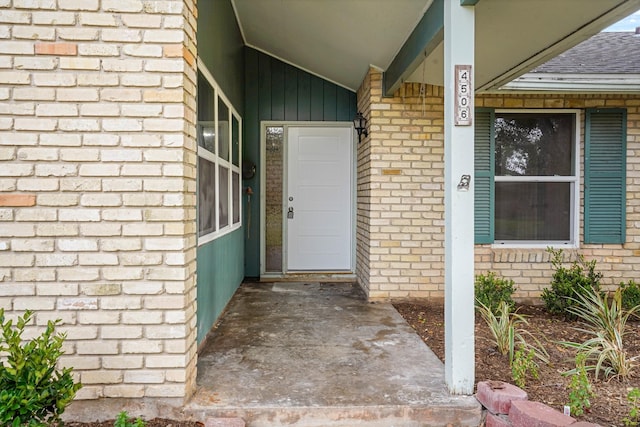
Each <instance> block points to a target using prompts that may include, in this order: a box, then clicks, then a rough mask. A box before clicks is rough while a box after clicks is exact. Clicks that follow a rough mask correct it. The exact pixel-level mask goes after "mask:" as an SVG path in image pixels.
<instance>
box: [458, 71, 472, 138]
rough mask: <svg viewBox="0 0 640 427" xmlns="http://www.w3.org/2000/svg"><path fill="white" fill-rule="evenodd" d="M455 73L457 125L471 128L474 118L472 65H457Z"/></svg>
mask: <svg viewBox="0 0 640 427" xmlns="http://www.w3.org/2000/svg"><path fill="white" fill-rule="evenodd" d="M455 73H456V76H455V77H456V78H455V85H456V91H455V97H456V100H455V125H456V126H471V123H472V121H471V119H472V116H473V86H472V84H473V82H472V81H471V65H456V66H455Z"/></svg>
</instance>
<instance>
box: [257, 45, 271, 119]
mask: <svg viewBox="0 0 640 427" xmlns="http://www.w3.org/2000/svg"><path fill="white" fill-rule="evenodd" d="M258 68H259V73H260V75H259V77H258V80H259V81H258V85H259V90H258V96H259V115H260V116H259V117H258V120H271V58H270V57H269V56H267V55H264V54H260V63H259V66H258Z"/></svg>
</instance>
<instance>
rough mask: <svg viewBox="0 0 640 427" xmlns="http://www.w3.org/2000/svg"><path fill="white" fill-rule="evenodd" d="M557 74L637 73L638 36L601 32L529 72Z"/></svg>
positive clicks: (639, 69) (639, 68)
mask: <svg viewBox="0 0 640 427" xmlns="http://www.w3.org/2000/svg"><path fill="white" fill-rule="evenodd" d="M531 72H532V73H558V74H574V73H575V74H640V35H636V34H635V33H633V32H603V33H598V34H596V35H595V36H593V37H591V38H590V39H588V40H585V41H584V42H582V43H580V44H578V45H576V46H575V47H573V48H571V49H569V50H567V51H566V52H564V53H562V54H560V55H558V56H556V57H555V58H553V59H551V60H550V61H548V62H546V63H544V64H542V65H541V66H539V67H538V68H536V69H534V70H533V71H531Z"/></svg>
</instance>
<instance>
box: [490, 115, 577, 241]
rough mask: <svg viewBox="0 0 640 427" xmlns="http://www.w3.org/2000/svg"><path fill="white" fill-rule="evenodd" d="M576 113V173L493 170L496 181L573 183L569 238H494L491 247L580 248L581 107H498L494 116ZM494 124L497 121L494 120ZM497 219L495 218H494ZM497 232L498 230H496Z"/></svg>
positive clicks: (574, 153) (574, 147) (574, 157)
mask: <svg viewBox="0 0 640 427" xmlns="http://www.w3.org/2000/svg"><path fill="white" fill-rule="evenodd" d="M567 113H569V114H573V115H574V120H575V135H574V145H573V150H574V151H573V162H574V165H573V170H574V174H573V176H543V177H540V176H538V177H520V176H505V175H497V174H495V173H494V182H495V183H497V182H568V183H570V184H571V199H572V201H571V203H570V206H571V212H570V214H569V220H570V225H569V227H570V228H569V230H570V233H571V235H570V238H569V240H552V241H537V240H495V239H494V242H493V244H492V247H495V248H531V249H535V248H547V247H553V248H576V249H577V248H578V247H579V242H580V194H581V192H580V182H581V169H580V163H581V157H582V156H581V151H580V140H581V133H582V125H581V121H580V118H581V114H582V111H581V110H579V109H496V110H495V115H496V116H497V115H498V114H540V115H544V114H567ZM493 125H494V126H495V122H494V123H493ZM495 197H496V196H495V192H494V201H493V203H494V205H495V204H497V201H496V200H495ZM494 221H495V218H494ZM494 233H495V231H494Z"/></svg>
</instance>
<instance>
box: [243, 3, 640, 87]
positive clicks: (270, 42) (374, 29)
mask: <svg viewBox="0 0 640 427" xmlns="http://www.w3.org/2000/svg"><path fill="white" fill-rule="evenodd" d="M231 1H232V3H233V6H234V9H235V11H236V15H237V19H238V22H239V25H240V28H241V30H242V32H243V37H244V40H245V44H246V45H248V46H250V47H253V48H255V49H258V50H260V51H262V52H265V53H267V54H269V55H272V56H274V57H276V58H279V59H281V60H283V61H284V62H287V63H290V64H292V65H295V66H297V67H299V68H301V69H304V70H307V71H309V72H311V73H313V74H315V75H318V76H320V77H323V78H325V79H327V80H329V81H332V82H335V83H338V84H339V85H341V86H344V87H346V88H349V89H351V90H356V89H357V88H358V87H359V86H360V84H361V82H362V80H363V77H364V76H365V75H366V73H367V71H368V69H369V67H370V66H374V67H377V68H379V69H381V70H384V71H387V72H390V71H393V67H394V66H396V68H397V70H396V71H395V72H394V76H393V77H392V79H389V80H387V82H386V88H387V89H386V94H390V93H391V92H393V88H394V87H398V86H399V84H400V83H402V82H423V83H430V84H436V85H443V83H444V77H443V61H444V49H443V42H442V37H443V36H442V35H441V34H442V33H443V32H442V31H441V28H440V27H441V26H443V25H444V22H443V19H444V17H440V13H439V12H437V8H438V7H439V5H441V4H442V2H443V1H445V0H394V1H389V0H260V1H255V0H231ZM446 1H449V0H446ZM459 1H460V2H461V4H467V5H469V6H468V7H475V8H476V13H475V16H476V24H475V28H476V34H475V37H476V43H475V87H476V90H478V91H492V90H497V89H498V88H500V87H501V86H503V85H505V84H506V83H508V82H509V81H512V80H513V79H515V78H517V77H519V76H521V75H522V74H524V73H526V72H527V71H529V70H531V69H533V68H534V67H536V66H537V65H539V64H541V63H543V62H545V61H547V60H549V59H550V58H552V57H554V56H556V55H558V54H559V53H561V52H563V51H564V50H566V49H568V48H570V47H573V46H574V45H576V44H578V43H579V42H581V41H583V40H585V39H587V38H589V37H591V36H592V35H594V34H596V33H597V32H599V31H601V30H602V29H604V28H605V27H607V26H609V25H611V24H613V23H615V22H617V21H619V20H620V19H622V18H624V17H625V16H628V15H630V14H631V13H633V12H634V11H636V10H638V9H640V0H597V1H596V0H593V1H585V0H562V1H558V0H535V1H532V0H528V1H525V0H518V1H515V0H459ZM425 17H426V18H425ZM425 20H426V21H427V23H424V22H423V21H425ZM421 23H422V24H421ZM414 30H415V31H414ZM416 31H417V33H416ZM416 40H417V42H416ZM407 52H408V54H407ZM400 57H404V59H402V60H401V61H400V60H399V59H398V58H400ZM398 61H400V63H399V64H395V65H394V62H398Z"/></svg>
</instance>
